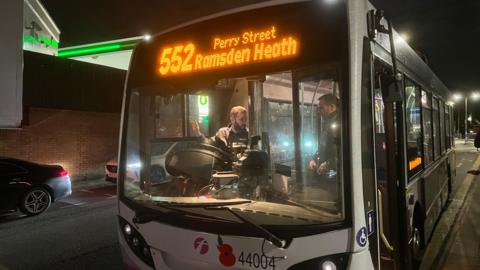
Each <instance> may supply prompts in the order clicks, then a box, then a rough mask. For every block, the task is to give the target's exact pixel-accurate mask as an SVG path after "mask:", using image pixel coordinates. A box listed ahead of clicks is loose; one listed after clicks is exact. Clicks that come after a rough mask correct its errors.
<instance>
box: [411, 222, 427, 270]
mask: <svg viewBox="0 0 480 270" xmlns="http://www.w3.org/2000/svg"><path fill="white" fill-rule="evenodd" d="M422 235H423V230H422V229H421V227H419V226H414V227H413V241H412V266H413V269H420V264H421V262H422V258H423V251H424V250H423V249H424V244H423V239H422Z"/></svg>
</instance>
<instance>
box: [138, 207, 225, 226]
mask: <svg viewBox="0 0 480 270" xmlns="http://www.w3.org/2000/svg"><path fill="white" fill-rule="evenodd" d="M155 206H156V207H159V208H162V209H164V210H167V211H168V212H166V213H162V214H159V213H158V212H155V210H154V209H149V210H147V211H146V212H135V216H134V217H133V219H132V221H133V223H135V224H145V223H148V222H151V221H153V220H158V219H160V218H161V217H162V216H164V215H165V214H167V215H171V214H175V215H178V216H182V217H185V216H192V217H197V218H202V219H210V220H215V221H223V222H230V223H232V222H233V221H231V220H228V219H223V218H219V217H215V216H209V215H203V214H199V213H193V212H190V211H186V210H183V209H179V208H176V207H171V206H165V205H155Z"/></svg>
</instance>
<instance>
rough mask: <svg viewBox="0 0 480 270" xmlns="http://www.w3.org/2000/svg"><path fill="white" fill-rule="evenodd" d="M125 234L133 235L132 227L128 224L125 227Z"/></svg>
mask: <svg viewBox="0 0 480 270" xmlns="http://www.w3.org/2000/svg"><path fill="white" fill-rule="evenodd" d="M123 232H124V233H125V234H126V235H131V234H132V227H130V225H129V224H126V225H125V227H123Z"/></svg>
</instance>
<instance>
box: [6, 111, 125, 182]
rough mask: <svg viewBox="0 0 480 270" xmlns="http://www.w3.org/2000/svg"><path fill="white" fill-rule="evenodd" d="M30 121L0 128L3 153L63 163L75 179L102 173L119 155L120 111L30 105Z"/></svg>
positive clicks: (83, 178) (8, 155) (50, 162)
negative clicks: (102, 111) (25, 123)
mask: <svg viewBox="0 0 480 270" xmlns="http://www.w3.org/2000/svg"><path fill="white" fill-rule="evenodd" d="M28 118H29V124H28V125H26V126H24V127H22V129H11V130H0V155H1V156H7V157H14V158H19V159H25V160H30V161H34V162H40V163H47V164H60V165H62V166H63V167H64V168H66V169H67V170H68V172H69V173H70V176H71V177H72V180H73V181H79V180H87V179H93V178H96V177H103V176H104V174H105V172H104V169H103V166H104V165H105V162H106V161H107V160H109V159H111V158H113V157H115V156H116V155H117V151H118V150H117V149H118V135H119V128H120V114H118V113H100V112H85V111H72V110H57V109H43V108H30V109H29V111H28Z"/></svg>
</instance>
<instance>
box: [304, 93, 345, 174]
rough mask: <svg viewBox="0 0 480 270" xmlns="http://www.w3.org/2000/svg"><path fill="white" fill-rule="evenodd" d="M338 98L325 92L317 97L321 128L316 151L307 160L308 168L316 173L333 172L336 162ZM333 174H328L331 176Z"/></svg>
mask: <svg viewBox="0 0 480 270" xmlns="http://www.w3.org/2000/svg"><path fill="white" fill-rule="evenodd" d="M338 102H339V101H338V99H337V97H335V96H334V95H333V94H325V95H323V96H321V97H320V98H319V99H318V112H319V114H320V116H321V119H322V122H321V129H320V133H319V140H318V151H317V153H316V154H315V157H314V158H313V159H312V160H310V161H309V163H308V168H309V169H310V170H311V171H314V172H316V173H317V174H318V175H325V174H327V173H332V172H333V173H334V174H335V175H336V171H337V168H336V164H337V143H338V142H337V139H338V129H339V128H340V127H339V126H338V114H337V108H338ZM332 176H334V175H330V177H332Z"/></svg>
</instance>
